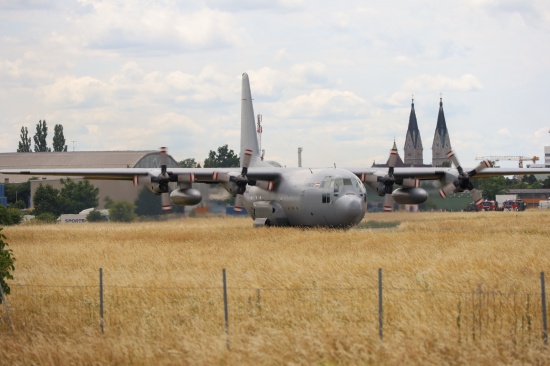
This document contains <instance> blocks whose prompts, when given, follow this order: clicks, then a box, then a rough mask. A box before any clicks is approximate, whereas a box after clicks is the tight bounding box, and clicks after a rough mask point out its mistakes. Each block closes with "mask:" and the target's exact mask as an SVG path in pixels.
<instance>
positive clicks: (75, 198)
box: [59, 178, 99, 214]
mask: <svg viewBox="0 0 550 366" xmlns="http://www.w3.org/2000/svg"><path fill="white" fill-rule="evenodd" d="M61 184H63V188H61V191H60V192H59V197H60V200H61V201H60V202H59V203H60V206H62V209H63V212H64V213H70V214H76V213H79V212H80V211H82V210H85V209H87V208H91V207H94V208H95V207H97V206H98V204H99V199H98V198H97V196H98V194H99V188H96V187H94V186H93V185H92V184H91V183H90V182H89V181H88V180H82V181H80V182H78V183H75V181H74V180H72V179H70V178H67V179H61Z"/></svg>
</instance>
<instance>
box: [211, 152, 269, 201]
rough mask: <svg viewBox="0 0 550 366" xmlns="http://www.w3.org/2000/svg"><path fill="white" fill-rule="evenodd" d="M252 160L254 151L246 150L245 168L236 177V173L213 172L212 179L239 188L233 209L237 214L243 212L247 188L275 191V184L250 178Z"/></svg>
mask: <svg viewBox="0 0 550 366" xmlns="http://www.w3.org/2000/svg"><path fill="white" fill-rule="evenodd" d="M251 160H252V150H251V149H246V150H245V152H244V159H243V167H242V170H241V174H240V175H234V174H235V173H233V174H231V173H225V172H217V171H215V172H213V173H212V179H213V180H215V181H221V182H233V183H235V185H236V186H237V190H236V193H235V204H234V206H233V209H234V210H235V212H242V210H243V204H244V193H245V192H246V187H247V186H248V185H251V186H256V187H259V188H262V189H265V190H267V191H271V190H273V187H274V184H273V182H272V181H264V180H255V179H250V178H248V176H247V174H248V167H249V166H250V161H251Z"/></svg>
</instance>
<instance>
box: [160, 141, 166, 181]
mask: <svg viewBox="0 0 550 366" xmlns="http://www.w3.org/2000/svg"><path fill="white" fill-rule="evenodd" d="M159 155H160V173H161V174H162V175H165V174H166V162H167V158H166V147H164V146H163V147H161V148H160V151H159Z"/></svg>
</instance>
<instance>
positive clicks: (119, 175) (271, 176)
mask: <svg viewBox="0 0 550 366" xmlns="http://www.w3.org/2000/svg"><path fill="white" fill-rule="evenodd" d="M160 171H161V169H160V168H88V169H86V168H82V169H80V168H75V169H3V170H0V174H19V175H30V176H45V175H48V176H61V177H81V178H85V179H89V180H129V181H133V180H134V179H135V178H136V177H138V178H139V177H147V176H149V177H157V176H158V175H159V174H160ZM166 172H167V173H168V175H170V176H186V177H190V176H192V177H194V179H193V180H192V181H193V182H199V183H223V182H225V181H226V180H224V179H222V178H216V177H215V173H218V174H219V173H226V174H232V175H239V174H241V168H167V169H166ZM281 174H282V170H281V169H278V168H273V169H271V168H250V169H249V170H248V173H247V177H248V178H250V179H255V180H266V181H274V180H276V179H277V178H279V177H280V175H281ZM187 181H191V180H187Z"/></svg>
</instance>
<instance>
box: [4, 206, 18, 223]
mask: <svg viewBox="0 0 550 366" xmlns="http://www.w3.org/2000/svg"><path fill="white" fill-rule="evenodd" d="M21 220H23V215H22V214H21V212H19V210H18V209H16V208H12V207H10V208H6V207H5V206H2V205H0V225H17V224H19V223H20V222H21Z"/></svg>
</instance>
